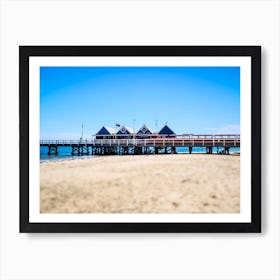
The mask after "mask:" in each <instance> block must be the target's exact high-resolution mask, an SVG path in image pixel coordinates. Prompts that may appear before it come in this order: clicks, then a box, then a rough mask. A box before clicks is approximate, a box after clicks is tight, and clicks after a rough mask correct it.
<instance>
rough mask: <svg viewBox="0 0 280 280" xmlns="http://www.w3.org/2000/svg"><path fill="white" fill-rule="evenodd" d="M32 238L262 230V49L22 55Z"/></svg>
mask: <svg viewBox="0 0 280 280" xmlns="http://www.w3.org/2000/svg"><path fill="white" fill-rule="evenodd" d="M19 51H20V139H21V141H20V152H21V156H20V174H21V184H20V209H21V211H20V214H21V223H20V225H21V231H22V232H26V231H27V232H259V231H260V180H257V179H258V175H257V174H258V173H259V170H260V111H259V109H260V79H259V78H260V54H261V53H260V51H261V49H260V47H259V46H211V47H210V46H20V48H19Z"/></svg>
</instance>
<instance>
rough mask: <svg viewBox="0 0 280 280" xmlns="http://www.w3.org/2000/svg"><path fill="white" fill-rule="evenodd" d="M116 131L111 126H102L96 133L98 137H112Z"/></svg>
mask: <svg viewBox="0 0 280 280" xmlns="http://www.w3.org/2000/svg"><path fill="white" fill-rule="evenodd" d="M115 132H116V131H115V129H114V128H112V127H110V126H102V128H101V129H100V130H99V131H98V132H97V133H96V135H112V134H114V133H115Z"/></svg>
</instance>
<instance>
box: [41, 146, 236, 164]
mask: <svg viewBox="0 0 280 280" xmlns="http://www.w3.org/2000/svg"><path fill="white" fill-rule="evenodd" d="M218 151H219V152H221V151H223V148H219V150H218ZM218 151H217V148H216V147H214V148H213V154H215V153H217V152H218ZM71 152H72V149H71V147H59V148H58V155H53V154H52V155H48V147H40V161H42V162H43V161H52V160H71V159H81V158H89V157H96V155H83V156H78V155H74V156H73V155H72V154H71ZM150 152H151V153H152V152H153V150H152V149H151V150H150ZM176 152H177V153H182V154H184V153H189V149H188V148H186V147H176ZM230 152H240V148H230ZM159 153H164V149H162V150H159ZM192 153H193V154H196V153H206V148H203V147H193V149H192Z"/></svg>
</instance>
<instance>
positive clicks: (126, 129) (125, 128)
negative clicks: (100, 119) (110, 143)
mask: <svg viewBox="0 0 280 280" xmlns="http://www.w3.org/2000/svg"><path fill="white" fill-rule="evenodd" d="M132 133H133V128H131V127H129V126H124V125H123V126H121V128H120V129H119V131H118V132H117V134H118V135H120V134H132Z"/></svg>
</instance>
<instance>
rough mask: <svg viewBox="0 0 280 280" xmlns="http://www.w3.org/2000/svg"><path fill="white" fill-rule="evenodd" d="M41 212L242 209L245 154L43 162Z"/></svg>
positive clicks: (213, 210)
mask: <svg viewBox="0 0 280 280" xmlns="http://www.w3.org/2000/svg"><path fill="white" fill-rule="evenodd" d="M40 200H41V201H40V211H41V213H239V211H240V156H238V155H229V156H227V155H216V154H212V155H207V154H192V155H189V154H176V155H171V154H170V155H141V156H103V157H94V158H87V159H75V160H65V161H53V162H42V163H40Z"/></svg>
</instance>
